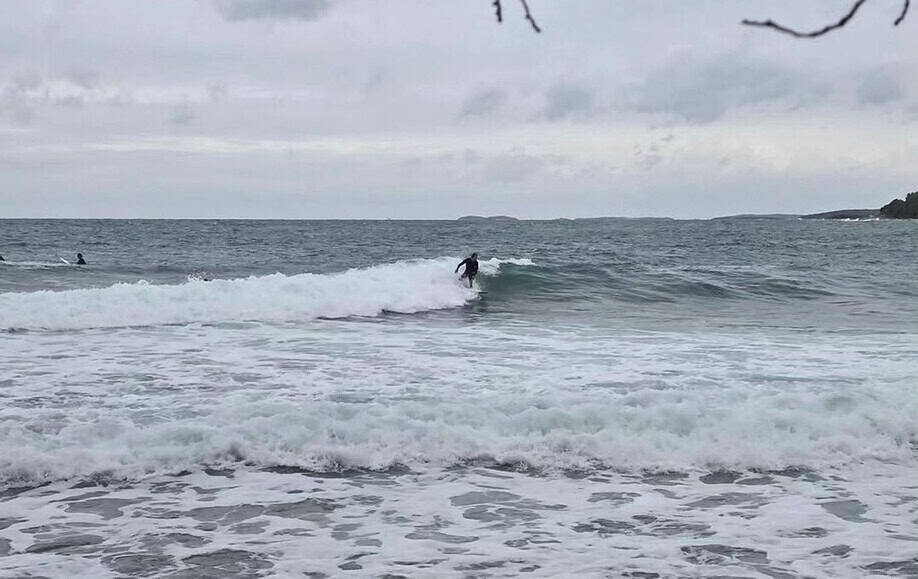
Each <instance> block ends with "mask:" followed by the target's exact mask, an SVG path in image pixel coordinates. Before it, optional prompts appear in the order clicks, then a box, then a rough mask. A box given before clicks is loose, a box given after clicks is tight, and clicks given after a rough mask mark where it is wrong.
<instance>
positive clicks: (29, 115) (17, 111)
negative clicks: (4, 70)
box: [0, 74, 42, 125]
mask: <svg viewBox="0 0 918 579" xmlns="http://www.w3.org/2000/svg"><path fill="white" fill-rule="evenodd" d="M41 87H42V80H41V77H39V76H38V75H37V74H20V75H18V76H16V77H14V78H13V79H12V80H10V81H9V82H8V83H7V84H6V86H4V87H3V89H2V90H0V111H2V112H3V113H5V115H4V116H7V117H8V118H9V119H10V120H11V121H12V122H13V123H15V124H17V125H25V124H28V123H30V122H31V121H32V119H33V118H34V117H35V111H34V110H33V109H32V106H31V104H32V103H31V101H32V100H33V95H34V94H35V93H37V92H40V91H39V89H41Z"/></svg>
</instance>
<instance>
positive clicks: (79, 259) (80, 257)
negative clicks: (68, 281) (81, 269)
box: [77, 253, 86, 265]
mask: <svg viewBox="0 0 918 579" xmlns="http://www.w3.org/2000/svg"><path fill="white" fill-rule="evenodd" d="M77 265H86V260H84V259H83V254H82V253H78V254H77Z"/></svg>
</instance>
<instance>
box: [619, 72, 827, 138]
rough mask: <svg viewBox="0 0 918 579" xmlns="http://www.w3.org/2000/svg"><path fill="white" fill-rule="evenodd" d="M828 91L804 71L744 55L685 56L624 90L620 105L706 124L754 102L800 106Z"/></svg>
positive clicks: (642, 111)
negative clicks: (807, 77)
mask: <svg viewBox="0 0 918 579" xmlns="http://www.w3.org/2000/svg"><path fill="white" fill-rule="evenodd" d="M824 92H825V90H824V88H823V87H822V86H821V85H819V84H818V83H817V82H815V81H813V80H809V79H806V78H805V77H804V76H803V75H802V74H801V73H799V72H797V71H795V70H793V69H791V68H788V67H783V66H779V65H777V64H773V63H770V62H767V61H763V60H758V59H755V58H749V57H746V56H741V55H722V56H719V57H714V58H712V59H694V58H687V57H684V56H683V57H679V58H676V59H674V60H671V61H670V62H668V63H666V64H665V65H663V66H661V67H659V68H657V69H656V70H654V71H652V72H651V73H650V74H649V75H648V76H647V77H646V78H645V79H644V80H643V81H642V82H639V83H636V84H633V85H631V86H629V87H627V88H626V89H624V91H623V92H622V94H621V98H620V103H621V104H622V105H623V106H624V108H626V109H630V110H634V111H636V112H641V113H654V114H663V115H669V116H673V117H677V118H680V119H682V120H684V121H687V122H689V123H695V124H704V123H711V122H714V121H716V120H718V119H720V118H721V117H723V116H724V115H725V114H727V113H728V112H729V111H731V110H733V109H737V108H740V107H744V106H748V105H756V104H768V103H775V102H785V103H786V104H789V105H790V106H792V107H799V106H802V105H803V104H805V103H806V102H808V101H809V100H810V99H811V98H812V97H814V96H816V95H819V94H823V93H824Z"/></svg>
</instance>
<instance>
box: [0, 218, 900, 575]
mask: <svg viewBox="0 0 918 579" xmlns="http://www.w3.org/2000/svg"><path fill="white" fill-rule="evenodd" d="M0 225H2V228H0V249H2V251H0V253H3V255H4V256H5V257H7V259H8V260H9V261H8V262H4V263H3V265H2V267H0V353H2V355H0V443H2V448H3V452H2V453H0V575H2V576H13V577H18V576H46V577H150V576H171V577H274V576H277V577H304V576H305V577H313V578H315V577H347V576H352V577H381V576H388V577H399V576H402V577H514V576H528V577H564V576H572V575H581V576H585V577H643V578H647V577H672V576H679V577H683V576H686V577H688V576H691V577H724V576H735V577H760V578H766V577H767V578H776V577H777V578H787V577H801V578H802V577H870V576H878V577H879V576H905V577H910V576H918V558H916V557H915V547H914V545H915V544H916V542H918V535H916V533H915V532H914V523H913V521H914V518H915V513H916V512H918V498H916V497H918V487H916V483H915V482H914V480H915V473H916V472H918V471H916V466H918V461H916V458H918V452H916V448H918V442H916V441H918V418H916V417H918V394H916V390H915V387H916V379H915V368H916V367H918V365H916V362H918V322H915V320H916V319H918V318H916V316H915V314H916V313H918V311H916V303H918V302H916V300H915V298H916V297H918V282H916V279H918V278H916V276H914V275H913V273H914V272H911V273H910V272H908V271H903V270H902V267H901V265H898V264H900V261H899V258H898V257H897V256H901V255H902V254H903V252H905V253H906V254H908V253H909V252H912V251H914V250H916V249H918V230H915V229H914V227H913V226H912V225H911V224H905V223H889V222H846V223H843V222H801V221H798V220H732V221H731V220H724V221H699V222H692V221H690V222H674V221H668V220H649V221H642V220H637V221H635V220H600V221H575V222H519V223H509V224H499V225H495V224H469V223H462V222H212V221H202V222H195V221H190V222H170V221H162V222H156V221H153V222H143V221H139V222H125V221H107V222H95V221H0ZM86 239H90V240H93V241H92V245H88V246H87V244H86V243H85V242H84V243H83V245H80V246H78V247H77V248H73V247H72V244H73V243H74V242H75V240H86ZM470 239H474V240H475V246H474V247H469V245H468V240H470ZM189 240H191V241H189ZM776 240H781V242H780V243H777V242H776ZM71 249H73V250H74V251H75V250H76V249H81V250H82V252H83V253H84V255H86V257H87V260H88V262H89V265H88V266H86V267H76V266H64V265H63V264H60V265H58V264H55V261H56V260H57V256H59V255H70V254H71V253H73V251H71ZM473 250H477V251H479V253H480V254H482V255H483V256H484V259H483V260H482V262H481V275H480V276H479V277H478V279H477V281H476V285H475V286H474V287H473V288H468V287H467V286H465V285H464V284H463V283H461V280H459V279H458V276H457V275H456V274H454V273H453V269H454V268H455V266H456V264H457V263H458V262H459V261H460V260H461V259H462V257H463V256H464V255H465V254H466V252H470V251H473ZM139 255H143V260H138V256H139ZM57 261H58V263H60V262H59V260H57Z"/></svg>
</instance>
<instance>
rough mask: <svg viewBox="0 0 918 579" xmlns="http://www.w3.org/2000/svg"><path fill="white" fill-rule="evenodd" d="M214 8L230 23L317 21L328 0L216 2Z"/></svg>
mask: <svg viewBox="0 0 918 579" xmlns="http://www.w3.org/2000/svg"><path fill="white" fill-rule="evenodd" d="M216 7H217V11H218V12H219V13H220V15H221V16H222V17H223V18H224V19H225V20H228V21H230V22H238V21H241V20H317V19H319V18H320V17H322V16H323V15H324V14H325V12H326V11H327V10H328V0H216Z"/></svg>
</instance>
